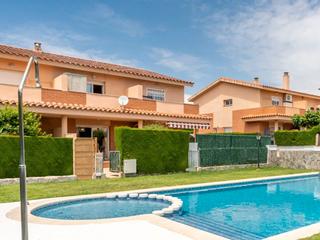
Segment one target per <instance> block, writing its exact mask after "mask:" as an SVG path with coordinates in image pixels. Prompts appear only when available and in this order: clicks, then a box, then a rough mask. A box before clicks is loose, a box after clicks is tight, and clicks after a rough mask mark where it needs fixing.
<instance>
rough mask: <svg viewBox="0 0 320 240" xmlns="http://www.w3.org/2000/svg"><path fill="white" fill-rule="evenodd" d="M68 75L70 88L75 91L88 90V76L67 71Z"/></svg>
mask: <svg viewBox="0 0 320 240" xmlns="http://www.w3.org/2000/svg"><path fill="white" fill-rule="evenodd" d="M67 75H68V90H69V91H74V92H86V88H87V77H86V76H83V75H79V74H74V73H67Z"/></svg>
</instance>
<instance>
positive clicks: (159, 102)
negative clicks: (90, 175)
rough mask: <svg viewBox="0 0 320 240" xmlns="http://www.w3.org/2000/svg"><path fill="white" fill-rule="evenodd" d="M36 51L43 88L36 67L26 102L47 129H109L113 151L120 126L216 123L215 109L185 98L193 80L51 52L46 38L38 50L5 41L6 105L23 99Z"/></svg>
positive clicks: (2, 81)
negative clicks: (203, 109)
mask: <svg viewBox="0 0 320 240" xmlns="http://www.w3.org/2000/svg"><path fill="white" fill-rule="evenodd" d="M31 56H36V57H37V59H38V61H39V65H40V80H41V88H35V87H34V86H35V83H34V82H35V80H34V71H33V70H31V72H30V75H29V77H28V79H27V82H26V87H25V90H24V105H25V106H26V107H27V108H28V109H29V110H31V111H34V112H37V113H39V114H40V115H41V116H42V120H41V121H42V129H43V130H44V131H45V132H47V133H49V134H52V135H53V136H56V137H59V136H77V137H93V135H94V132H95V131H97V130H99V131H103V132H104V134H105V136H106V138H105V143H104V144H105V146H104V149H105V151H106V153H107V152H108V151H109V150H114V149H115V145H114V127H116V126H131V127H139V128H142V127H143V126H144V125H147V124H152V123H161V124H164V125H167V126H168V127H171V128H188V129H198V128H210V127H211V123H212V116H211V115H200V114H199V106H198V105H197V104H185V103H184V89H185V87H191V86H192V85H193V83H192V82H190V81H184V80H180V79H177V78H174V77H170V76H166V75H163V74H159V73H155V72H151V71H147V70H143V69H138V68H132V67H126V66H121V65H116V64H109V63H104V62H98V61H93V60H87V59H79V58H74V57H69V56H63V55H58V54H52V53H47V52H44V51H43V50H42V48H41V44H40V43H35V46H34V49H33V50H29V49H21V48H16V47H11V46H5V45H0V107H3V106H5V105H16V104H17V86H18V83H19V82H20V80H21V78H22V74H23V71H24V70H25V67H26V64H27V61H28V59H29V58H30V57H31ZM119 96H126V97H127V98H128V103H127V104H126V105H122V106H120V103H119ZM126 97H124V99H126ZM124 103H125V101H124Z"/></svg>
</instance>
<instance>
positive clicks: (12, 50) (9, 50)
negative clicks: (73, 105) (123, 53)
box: [0, 45, 193, 86]
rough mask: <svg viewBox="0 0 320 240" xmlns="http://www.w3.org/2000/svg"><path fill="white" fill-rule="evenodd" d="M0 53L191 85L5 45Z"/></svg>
mask: <svg viewBox="0 0 320 240" xmlns="http://www.w3.org/2000/svg"><path fill="white" fill-rule="evenodd" d="M0 53H2V54H5V55H11V56H17V57H24V58H29V57H31V56H37V57H38V59H40V60H43V61H48V62H51V63H56V64H59V63H60V64H61V63H62V64H67V65H70V66H78V67H83V68H93V69H99V70H105V71H106V72H114V73H125V74H129V75H132V76H133V77H147V78H151V79H154V80H167V81H169V82H172V83H180V84H184V85H188V86H192V85H193V82H191V81H185V80H181V79H178V78H174V77H171V76H167V75H163V74H160V73H156V72H152V71H148V70H144V69H140V68H133V67H127V66H122V65H118V64H111V63H105V62H99V61H94V60H88V59H81V58H76V57H71V56H64V55H58V54H53V53H47V52H36V51H33V50H30V49H24V48H17V47H11V46H7V45H0Z"/></svg>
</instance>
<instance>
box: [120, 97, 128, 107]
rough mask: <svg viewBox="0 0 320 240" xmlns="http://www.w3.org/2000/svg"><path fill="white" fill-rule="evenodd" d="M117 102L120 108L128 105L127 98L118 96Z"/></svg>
mask: <svg viewBox="0 0 320 240" xmlns="http://www.w3.org/2000/svg"><path fill="white" fill-rule="evenodd" d="M118 102H119V104H120V106H121V107H123V106H125V105H127V104H128V102H129V98H128V97H127V96H120V97H119V98H118Z"/></svg>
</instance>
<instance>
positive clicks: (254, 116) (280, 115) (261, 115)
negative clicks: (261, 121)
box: [241, 113, 293, 119]
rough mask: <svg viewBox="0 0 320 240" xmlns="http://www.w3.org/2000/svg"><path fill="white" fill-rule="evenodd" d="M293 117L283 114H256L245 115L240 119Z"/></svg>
mask: <svg viewBox="0 0 320 240" xmlns="http://www.w3.org/2000/svg"><path fill="white" fill-rule="evenodd" d="M292 116H293V115H288V114H283V113H267V114H256V115H247V116H243V117H241V118H242V119H252V118H263V117H288V118H291V117H292Z"/></svg>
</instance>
